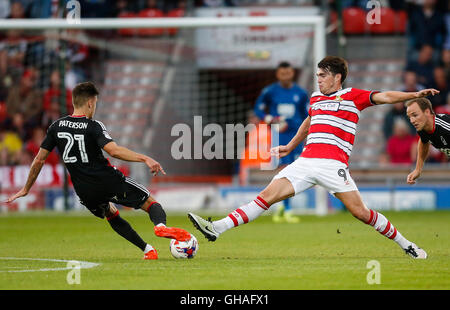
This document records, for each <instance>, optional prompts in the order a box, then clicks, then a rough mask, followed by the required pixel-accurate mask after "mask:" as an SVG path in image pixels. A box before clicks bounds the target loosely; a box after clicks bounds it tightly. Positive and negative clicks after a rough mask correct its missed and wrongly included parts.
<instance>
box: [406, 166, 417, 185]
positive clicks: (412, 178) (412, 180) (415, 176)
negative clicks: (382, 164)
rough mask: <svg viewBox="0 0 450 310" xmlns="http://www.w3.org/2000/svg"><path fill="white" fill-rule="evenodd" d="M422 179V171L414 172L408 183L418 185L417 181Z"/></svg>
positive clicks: (408, 178) (407, 179)
mask: <svg viewBox="0 0 450 310" xmlns="http://www.w3.org/2000/svg"><path fill="white" fill-rule="evenodd" d="M419 177H420V171H418V170H416V169H415V170H414V171H413V172H411V173H410V174H408V176H407V177H406V183H408V184H416V179H417V178H419Z"/></svg>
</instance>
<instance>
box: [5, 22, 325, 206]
mask: <svg viewBox="0 0 450 310" xmlns="http://www.w3.org/2000/svg"><path fill="white" fill-rule="evenodd" d="M239 27H247V28H258V27H259V28H264V27H267V28H272V27H273V28H276V27H280V28H282V27H284V28H285V29H295V28H299V27H311V29H312V31H310V34H309V33H308V36H306V35H305V36H298V37H295V36H294V41H295V40H298V41H304V42H307V43H304V42H302V43H304V45H308V52H305V50H302V53H303V55H302V57H307V58H308V59H307V61H306V62H305V63H304V64H303V65H305V66H308V70H305V71H304V72H306V76H305V74H303V75H304V76H303V77H302V79H303V80H304V79H306V80H308V81H309V84H310V87H309V89H308V90H309V91H310V92H312V91H315V90H318V85H317V77H316V75H315V69H316V66H317V63H319V61H320V60H321V59H323V58H324V57H325V56H326V22H325V17H324V16H322V15H319V14H316V15H304V16H253V17H220V18H218V17H182V18H86V19H83V18H82V19H79V20H71V19H8V20H3V21H2V23H0V32H1V31H8V30H22V31H24V32H30V33H32V32H39V31H41V32H42V33H43V35H41V36H40V37H42V38H43V40H49V41H50V40H61V39H66V38H69V37H70V36H71V34H70V33H64V32H65V31H64V30H85V31H100V32H101V31H105V33H106V32H107V31H108V30H121V29H122V30H123V29H159V28H164V29H170V28H176V29H179V30H185V31H187V32H189V33H190V35H188V36H186V37H183V36H182V35H178V36H176V37H172V39H173V40H172V41H171V42H170V49H169V48H168V47H167V46H166V44H167V42H166V41H165V40H164V38H158V37H155V38H153V39H154V40H155V41H153V42H154V43H153V44H150V43H149V44H148V45H147V46H145V45H143V44H139V43H136V41H137V40H138V39H139V37H137V38H136V39H137V40H136V41H134V42H132V44H130V45H127V44H128V43H126V42H125V43H124V41H120V42H114V40H110V38H108V35H104V36H100V37H93V38H89V37H87V38H86V36H84V37H83V36H76V37H74V41H76V42H78V43H82V44H86V45H91V46H94V47H95V48H97V49H100V50H102V51H106V53H105V54H116V55H119V56H120V57H118V58H117V59H116V60H114V61H113V62H111V63H110V64H109V65H108V66H102V67H106V69H105V81H113V83H111V85H109V86H108V87H105V89H104V90H101V91H102V92H104V93H102V94H101V101H103V100H104V101H107V100H110V102H108V106H112V107H114V108H115V109H116V108H117V109H122V110H121V111H125V113H126V115H124V119H123V121H122V122H121V120H119V119H117V118H115V117H114V115H113V113H108V111H104V110H102V107H101V105H100V106H99V107H98V112H100V113H101V116H100V115H99V117H101V118H102V121H103V118H105V120H104V123H105V125H106V127H107V128H108V130H110V131H113V133H112V136H113V137H117V139H115V140H117V141H118V143H120V144H123V145H125V146H128V147H130V148H133V149H136V150H137V151H142V152H147V153H148V151H149V150H148V149H145V147H149V146H150V145H152V146H154V145H155V139H156V138H159V139H162V138H165V137H166V136H164V135H165V134H167V133H168V135H169V137H170V128H171V127H169V126H173V123H171V121H172V119H171V117H173V116H177V117H178V118H177V120H178V119H182V118H183V117H184V116H186V115H185V114H186V113H188V112H189V113H191V114H190V115H188V116H189V117H191V118H193V116H194V115H196V114H197V113H198V114H200V115H201V114H202V113H204V114H208V117H209V119H208V118H205V120H206V121H208V120H209V121H210V122H216V123H218V124H220V126H224V125H225V123H226V122H233V121H234V120H236V119H238V120H245V118H246V117H247V116H246V112H248V110H249V107H250V106H251V105H253V104H254V100H255V99H256V97H257V95H258V94H257V93H256V92H255V93H254V94H251V95H249V94H243V93H242V91H243V90H242V89H237V88H238V87H239V85H237V84H241V85H246V84H252V83H253V82H252V81H251V80H244V79H243V80H242V81H239V82H236V75H235V74H234V73H230V72H229V71H232V70H236V71H239V73H237V74H242V75H243V78H246V79H247V78H256V77H251V76H252V75H254V74H253V73H252V72H253V71H251V70H255V68H256V69H258V67H245V66H244V67H239V62H237V61H235V60H236V52H234V51H231V52H230V51H227V52H228V53H229V54H227V55H225V57H227V59H225V60H224V62H223V63H227V65H225V66H224V67H223V68H220V67H219V70H217V63H218V61H217V58H213V57H214V56H212V57H211V54H214V52H215V51H217V50H218V47H217V46H216V47H215V49H211V50H208V51H206V53H205V52H204V51H203V52H204V53H205V57H203V55H202V54H199V52H198V50H197V51H195V48H196V44H202V43H204V42H201V40H199V38H198V37H196V36H195V31H196V30H201V29H231V30H230V31H236V33H238V34H239V29H241V28H239ZM284 28H283V29H284ZM233 29H234V30H233ZM277 29H278V28H277ZM278 31H279V33H280V36H281V35H283V34H284V32H283V30H278ZM215 34H216V35H218V34H217V33H215ZM309 35H310V36H309ZM145 39H146V40H148V39H149V38H148V37H147V38H145ZM150 39H152V38H150ZM215 39H217V38H215ZM219 39H220V38H219ZM291 40H292V38H291ZM145 42H149V41H145ZM290 42H292V41H290ZM158 44H161V46H162V47H161V48H160V49H159V50H158V49H156V51H155V49H154V47H158ZM246 44H247V47H248V48H249V49H250V48H251V47H252V44H254V42H246ZM278 44H279V45H278V46H277V48H278V49H285V48H288V47H289V46H286V43H284V42H281V43H278ZM288 45H289V44H288ZM52 46H58V44H45V47H44V46H39V48H40V49H38V48H36V49H35V50H34V54H33V57H36V58H35V59H34V58H33V60H32V61H34V62H36V63H39V65H41V62H42V63H43V64H44V65H45V61H50V62H54V60H53V59H52V57H62V56H61V53H60V52H61V50H58V52H55V50H51V49H52ZM186 46H188V47H189V48H185V47H186ZM192 46H194V47H192ZM166 47H167V48H166ZM43 48H47V50H45V51H43V50H42V49H43ZM59 48H61V44H59ZM290 48H291V49H292V46H291V47H290ZM191 50H194V52H193V54H196V55H194V56H192V55H190V54H189V52H190V51H191ZM186 51H187V53H186V55H187V56H186V55H184V54H183V53H185V52H186ZM289 52H290V53H291V54H293V53H294V54H295V52H292V50H291V51H289ZM43 53H45V55H44V54H43ZM208 53H209V54H208ZM47 54H48V55H47ZM199 55H200V56H199ZM240 55H242V53H241V54H240ZM247 56H248V55H247ZM271 56H274V55H273V54H272V55H271ZM37 57H42V59H44V60H42V61H41V59H40V58H37ZM127 57H129V59H130V60H133V61H134V62H135V63H134V64H132V63H130V62H127V61H126V60H127ZM189 57H192V58H189ZM299 57H300V56H299ZM210 58H211V59H212V60H211V59H210ZM205 59H206V60H207V61H212V62H213V63H214V61H216V63H214V64H213V65H211V62H209V63H207V62H206V64H205V65H204V67H202V68H201V70H197V71H198V72H195V76H194V75H192V76H189V77H186V78H183V74H187V73H186V72H187V71H186V68H179V67H183V65H184V64H186V63H188V62H189V61H192V63H197V64H198V63H199V62H200V61H204V60H205ZM107 60H108V59H107V58H105V59H101V60H100V62H103V61H104V62H107ZM220 60H223V59H220ZM230 60H232V61H230ZM247 60H248V59H247ZM272 60H274V59H272ZM94 61H96V60H94ZM258 61H259V59H256V60H255V59H253V63H256V64H257V65H258ZM223 63H219V66H220V65H222V64H223ZM262 63H263V62H262V60H261V61H260V62H259V64H262ZM95 65H96V70H97V69H98V67H99V65H103V64H102V63H96V64H95ZM178 65H179V66H178ZM233 65H235V67H234V68H233V67H232V66H233ZM214 66H216V67H214ZM265 66H266V67H265V68H264V69H265V70H266V71H268V70H269V69H274V66H273V64H271V65H270V66H269V65H267V64H266V65H265ZM297 66H298V65H297ZM224 68H225V70H223V69H224ZM119 69H123V72H122V71H120V70H119ZM183 70H185V71H183ZM202 70H203V71H202ZM208 70H209V71H208ZM220 70H222V71H220ZM61 71H62V72H63V73H64V68H63V69H62V70H61ZM200 71H201V72H200ZM205 71H207V72H206V73H205ZM217 71H220V72H217ZM224 71H227V72H224ZM41 72H45V70H41ZM189 72H190V71H189ZM189 72H188V73H189ZM249 72H250V73H249ZM45 74H46V75H47V77H48V78H49V77H50V75H51V70H50V69H48V72H46V73H45ZM96 74H97V75H98V74H102V73H99V72H96ZM145 74H148V76H149V77H146V76H145ZM119 79H121V80H122V81H121V82H120V84H115V82H116V80H119ZM139 79H140V80H141V81H139ZM205 79H206V81H205ZM125 80H126V81H128V82H127V83H129V84H127V83H122V82H124V81H125ZM147 81H148V83H149V84H145V83H147ZM152 81H156V82H155V83H153V84H151V82H152ZM311 81H313V82H312V83H311ZM141 82H142V83H141ZM144 82H145V83H144ZM131 83H137V84H139V85H140V86H142V88H140V89H137V88H136V87H131V86H133V85H132V84H131ZM186 83H200V84H199V85H197V86H193V84H192V85H183V84H186ZM202 83H203V84H202ZM104 84H106V82H105V83H104ZM256 84H257V85H258V87H259V86H260V84H261V82H258V83H255V85H256ZM174 85H175V86H176V87H174ZM223 86H225V87H228V89H227V90H226V91H222V90H221V89H220V87H223ZM205 88H208V90H207V93H208V94H207V96H204V94H202V93H201V92H202V91H203V90H204V89H205ZM213 88H214V89H213ZM255 89H256V87H255ZM261 90H262V89H261V88H260V89H258V92H260V91H261ZM143 98H144V99H143ZM149 98H152V99H151V100H152V103H151V105H152V106H151V107H150V108H147V107H146V106H145V105H146V103H145V102H144V101H145V100H150V99H149ZM120 100H123V101H122V102H120ZM186 100H190V101H192V102H191V103H190V105H185V106H183V107H181V108H174V107H170V104H173V105H176V104H178V103H183V104H184V101H186ZM0 101H1V99H0ZM206 101H209V102H208V103H204V102H206ZM211 102H213V103H211ZM234 103H236V104H241V106H234V107H233V106H232V105H233V104H234ZM202 105H203V106H202ZM213 105H215V106H213ZM171 109H172V110H171ZM175 110H176V111H175ZM173 111H175V112H173ZM186 111H188V112H186ZM183 113H184V114H183ZM98 114H99V113H98ZM175 114H176V115H175ZM238 114H239V115H238ZM108 118H109V119H108ZM143 118H144V119H143ZM206 121H205V122H206ZM174 122H175V120H174ZM165 123H167V124H165ZM141 124H144V125H141ZM133 125H134V126H142V127H145V128H141V130H140V131H141V132H137V133H135V132H134V131H135V130H134V129H133V127H132V126H133ZM163 125H165V126H166V127H164V126H163ZM172 128H173V127H172ZM194 129H195V128H194ZM114 131H115V132H114ZM194 133H195V130H194ZM131 134H134V136H132V135H131ZM127 135H128V136H127ZM130 137H131V138H130ZM130 139H131V140H130ZM133 139H134V141H135V144H133ZM193 140H194V142H195V139H193ZM203 140H207V139H206V138H204V137H203ZM130 141H131V142H130ZM224 145H226V143H224ZM140 147H143V148H140ZM158 147H160V148H161V149H160V150H159V151H158V152H157V153H151V152H150V153H149V154H150V155H151V156H154V157H156V158H158V159H159V158H162V159H161V161H160V162H161V163H162V164H163V166H164V167H165V170H166V171H167V172H169V173H171V174H172V173H173V172H177V171H180V170H181V168H183V169H184V168H186V167H187V166H192V167H190V169H191V170H190V171H195V172H196V171H200V172H201V171H206V170H207V169H213V170H214V171H219V172H222V171H228V172H229V171H231V168H230V165H229V166H228V167H225V168H224V169H222V168H220V169H218V168H217V167H218V166H220V165H221V163H219V162H218V161H215V162H214V163H209V164H205V163H204V160H203V161H200V160H191V161H190V162H189V163H187V162H186V161H185V162H182V161H180V160H174V159H173V158H171V159H170V158H164V156H167V154H170V148H168V149H167V148H166V149H164V148H162V147H164V146H161V145H159V146H158ZM152 152H153V150H152ZM218 163H219V164H218ZM113 164H114V162H113ZM167 167H168V168H167ZM130 169H131V171H130V172H131V174H132V176H133V177H134V178H135V179H137V180H138V181H140V182H143V183H144V182H146V181H145V180H148V179H149V176H148V174H147V173H148V172H145V171H144V169H142V167H140V168H136V169H134V168H133V167H131V168H130ZM170 169H173V171H170ZM227 169H228V170H227ZM219 172H218V173H217V174H219ZM315 202H316V203H315V212H316V214H318V215H323V214H326V213H327V209H328V197H327V193H326V192H325V191H324V190H323V189H322V188H320V187H316V194H315Z"/></svg>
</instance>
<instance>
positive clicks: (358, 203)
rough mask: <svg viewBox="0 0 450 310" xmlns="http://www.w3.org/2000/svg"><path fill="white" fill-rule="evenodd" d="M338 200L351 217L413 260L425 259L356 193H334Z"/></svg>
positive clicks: (418, 250)
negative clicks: (374, 231) (371, 229)
mask: <svg viewBox="0 0 450 310" xmlns="http://www.w3.org/2000/svg"><path fill="white" fill-rule="evenodd" d="M335 195H336V197H337V198H339V200H341V201H342V203H343V204H344V205H345V207H346V208H347V209H348V210H349V211H350V212H351V213H352V215H353V216H354V217H356V218H358V219H359V220H361V221H362V222H364V223H365V224H368V225H370V226H372V227H373V228H375V230H376V231H378V232H379V233H380V234H382V235H383V236H385V237H387V238H389V239H391V240H393V241H395V242H396V243H397V244H398V245H399V246H400V247H401V248H402V249H403V250H404V251H405V253H406V254H408V255H409V256H411V257H412V258H414V259H426V258H427V253H426V252H425V251H424V250H423V249H421V248H419V247H418V246H417V245H416V244H414V243H413V242H411V241H409V240H407V239H406V238H405V237H403V235H402V234H401V233H400V232H399V231H398V230H397V228H395V227H394V225H392V224H391V222H390V221H389V220H388V219H387V218H386V217H385V216H384V215H383V214H381V213H379V212H377V211H374V210H370V209H368V208H367V207H366V206H365V205H364V202H363V201H362V199H361V195H360V194H359V192H358V191H351V192H344V193H336V194H335Z"/></svg>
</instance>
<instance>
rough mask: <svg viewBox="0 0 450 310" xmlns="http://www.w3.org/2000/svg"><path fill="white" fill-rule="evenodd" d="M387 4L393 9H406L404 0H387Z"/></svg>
mask: <svg viewBox="0 0 450 310" xmlns="http://www.w3.org/2000/svg"><path fill="white" fill-rule="evenodd" d="M389 6H390V7H391V9H393V10H395V11H399V10H406V2H405V0H389Z"/></svg>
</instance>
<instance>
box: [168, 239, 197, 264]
mask: <svg viewBox="0 0 450 310" xmlns="http://www.w3.org/2000/svg"><path fill="white" fill-rule="evenodd" d="M197 251H198V241H197V238H195V236H194V235H193V234H191V239H189V240H188V241H178V240H175V239H172V240H170V253H172V256H173V257H175V258H194V256H195V254H196V253H197Z"/></svg>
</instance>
